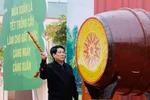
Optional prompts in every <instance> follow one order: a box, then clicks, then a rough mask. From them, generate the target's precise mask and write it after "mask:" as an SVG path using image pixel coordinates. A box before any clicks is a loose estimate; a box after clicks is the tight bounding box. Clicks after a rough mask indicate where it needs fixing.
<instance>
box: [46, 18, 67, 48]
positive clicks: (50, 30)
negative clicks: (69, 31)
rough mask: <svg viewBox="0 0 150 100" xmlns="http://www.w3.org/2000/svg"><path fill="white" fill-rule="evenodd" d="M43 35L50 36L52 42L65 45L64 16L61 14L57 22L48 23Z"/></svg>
mask: <svg viewBox="0 0 150 100" xmlns="http://www.w3.org/2000/svg"><path fill="white" fill-rule="evenodd" d="M45 35H46V36H48V39H49V38H52V42H53V43H54V44H60V45H63V46H64V47H66V16H65V15H61V16H60V17H59V18H58V21H57V22H54V23H52V24H49V25H48V26H47V28H46V31H45Z"/></svg>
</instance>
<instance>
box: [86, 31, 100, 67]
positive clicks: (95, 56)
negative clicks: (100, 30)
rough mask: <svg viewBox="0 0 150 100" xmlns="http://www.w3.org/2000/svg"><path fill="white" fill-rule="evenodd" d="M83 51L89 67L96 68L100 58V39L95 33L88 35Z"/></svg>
mask: <svg viewBox="0 0 150 100" xmlns="http://www.w3.org/2000/svg"><path fill="white" fill-rule="evenodd" d="M83 53H84V54H83V55H84V59H85V63H86V65H87V67H88V68H90V70H94V69H96V67H97V66H98V60H99V59H100V56H99V54H100V41H99V39H98V37H97V35H96V34H95V33H90V34H89V35H88V36H87V37H86V39H85V42H84V50H83Z"/></svg>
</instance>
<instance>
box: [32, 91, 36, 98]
mask: <svg viewBox="0 0 150 100" xmlns="http://www.w3.org/2000/svg"><path fill="white" fill-rule="evenodd" d="M32 100H36V99H35V94H34V90H32Z"/></svg>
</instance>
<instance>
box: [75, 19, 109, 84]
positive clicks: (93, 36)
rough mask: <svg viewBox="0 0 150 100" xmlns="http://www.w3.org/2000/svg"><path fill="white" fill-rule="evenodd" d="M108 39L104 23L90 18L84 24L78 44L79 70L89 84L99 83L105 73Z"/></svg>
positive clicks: (77, 58)
mask: <svg viewBox="0 0 150 100" xmlns="http://www.w3.org/2000/svg"><path fill="white" fill-rule="evenodd" d="M107 59H108V39H107V34H106V31H105V29H104V27H103V25H102V23H101V22H100V21H99V20H98V19H97V18H95V17H90V18H88V19H87V20H85V22H84V23H83V24H82V26H81V28H80V30H79V33H78V37H77V43H76V62H77V68H78V70H79V72H80V75H81V76H82V78H83V79H84V80H85V81H86V82H88V83H91V84H92V83H95V82H97V81H98V80H99V79H100V78H101V76H102V74H103V73H104V71H105V68H106V64H107Z"/></svg>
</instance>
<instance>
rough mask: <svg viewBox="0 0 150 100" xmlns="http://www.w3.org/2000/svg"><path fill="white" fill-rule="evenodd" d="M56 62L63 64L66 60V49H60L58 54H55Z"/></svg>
mask: <svg viewBox="0 0 150 100" xmlns="http://www.w3.org/2000/svg"><path fill="white" fill-rule="evenodd" d="M53 57H54V59H55V61H57V62H58V63H62V62H63V61H64V60H65V57H66V54H65V51H64V49H62V48H58V49H57V52H56V54H53Z"/></svg>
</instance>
